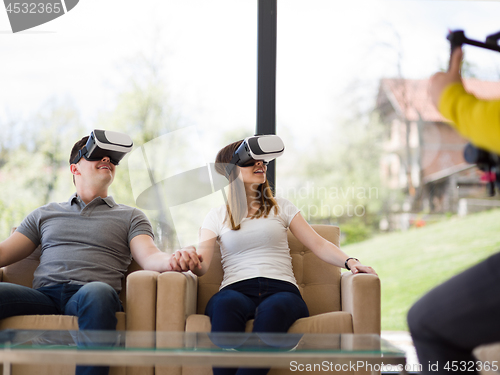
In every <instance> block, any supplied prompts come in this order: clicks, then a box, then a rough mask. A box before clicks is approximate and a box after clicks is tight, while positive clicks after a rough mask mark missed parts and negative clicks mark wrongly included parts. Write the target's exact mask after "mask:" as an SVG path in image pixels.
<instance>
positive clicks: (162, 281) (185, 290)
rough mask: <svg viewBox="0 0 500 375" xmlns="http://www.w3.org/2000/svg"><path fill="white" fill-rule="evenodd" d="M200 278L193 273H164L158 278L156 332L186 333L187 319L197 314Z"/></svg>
mask: <svg viewBox="0 0 500 375" xmlns="http://www.w3.org/2000/svg"><path fill="white" fill-rule="evenodd" d="M197 292H198V278H197V276H196V275H194V274H193V273H191V272H164V273H162V274H160V275H159V276H158V298H157V307H156V308H157V311H156V330H157V331H158V332H161V331H163V332H165V331H184V329H185V327H186V319H187V317H188V316H189V315H191V314H196V299H197Z"/></svg>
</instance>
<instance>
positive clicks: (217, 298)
mask: <svg viewBox="0 0 500 375" xmlns="http://www.w3.org/2000/svg"><path fill="white" fill-rule="evenodd" d="M241 143H242V141H239V142H235V143H232V144H230V145H228V146H226V147H224V148H223V149H222V150H220V151H219V153H218V154H217V157H216V161H215V162H216V170H217V172H218V173H220V174H222V175H226V177H228V178H229V182H230V185H229V194H228V202H227V205H225V206H221V207H219V208H215V209H212V210H211V211H210V213H209V214H208V215H207V217H206V218H205V221H204V222H203V225H202V229H201V233H200V246H199V248H198V254H199V258H200V259H201V260H202V262H201V267H200V268H195V269H194V270H193V272H195V273H196V274H197V275H199V276H202V275H203V274H205V272H206V271H207V270H208V268H209V266H210V261H211V259H212V256H213V253H214V247H215V244H216V241H218V242H219V244H220V248H221V254H222V266H223V270H224V279H223V281H222V285H221V288H220V290H219V292H218V293H216V294H215V295H214V296H213V297H212V298H211V299H210V301H209V302H208V304H207V307H206V310H205V313H206V314H207V315H208V316H209V317H210V320H211V323H212V332H244V331H245V326H246V322H247V321H248V320H250V319H255V320H254V325H253V332H287V331H288V329H289V328H290V326H291V325H292V324H293V323H294V322H295V321H296V320H297V319H300V318H304V317H307V316H309V312H308V309H307V306H306V304H305V302H304V300H303V299H302V297H301V295H300V292H299V289H298V287H297V283H296V280H295V277H294V274H293V270H292V262H291V257H290V250H289V247H288V242H287V229H288V228H289V229H290V231H291V232H292V233H293V234H294V235H295V237H297V239H298V240H299V241H300V242H302V243H303V244H304V245H305V246H307V247H308V248H309V249H311V250H312V251H313V252H314V253H315V254H316V255H317V256H318V257H319V258H321V259H322V260H324V261H325V262H327V263H330V264H333V265H335V266H338V267H344V266H347V268H348V269H350V270H351V271H352V272H353V273H358V272H366V273H372V274H375V271H374V270H373V269H372V268H371V267H368V266H364V265H362V264H361V263H360V262H359V261H358V260H357V259H354V258H350V257H348V256H347V255H346V254H345V253H343V252H342V251H341V250H340V249H339V248H338V247H337V246H335V245H334V244H332V243H331V242H329V241H327V240H325V239H324V238H323V237H321V236H319V235H318V234H317V233H316V232H315V231H314V230H313V229H312V228H311V226H310V225H309V224H308V223H307V222H306V221H305V220H304V218H303V217H302V215H298V213H299V212H300V211H299V209H298V208H297V207H295V206H294V205H293V204H292V203H291V202H289V201H288V200H286V199H283V198H274V197H273V196H272V192H271V189H270V187H269V183H268V182H267V180H266V171H267V167H266V164H267V163H266V162H263V161H262V160H250V162H248V163H247V164H245V165H244V166H242V167H234V168H228V169H226V168H225V167H226V166H227V165H228V164H229V162H230V161H231V159H232V157H233V154H234V152H235V151H236V149H237V148H238V147H239V146H240V144H241ZM227 170H231V172H230V174H229V176H227ZM236 371H238V372H237V373H238V374H243V373H252V374H256V373H262V374H266V373H267V371H268V369H260V370H258V369H239V370H238V369H223V368H220V369H217V368H215V369H214V374H215V375H220V374H235V373H236Z"/></svg>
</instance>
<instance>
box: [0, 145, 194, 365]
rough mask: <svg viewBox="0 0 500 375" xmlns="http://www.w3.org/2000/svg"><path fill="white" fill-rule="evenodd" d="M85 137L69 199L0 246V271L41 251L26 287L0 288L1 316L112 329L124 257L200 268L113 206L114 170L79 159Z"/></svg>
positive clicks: (137, 215)
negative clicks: (48, 317)
mask: <svg viewBox="0 0 500 375" xmlns="http://www.w3.org/2000/svg"><path fill="white" fill-rule="evenodd" d="M88 138H89V137H84V138H82V139H81V140H80V141H78V142H77V143H76V144H75V145H74V147H73V149H72V151H71V157H70V164H71V165H70V170H71V173H72V174H73V182H74V184H75V187H76V194H74V195H73V196H71V198H70V199H69V201H68V202H64V203H50V204H48V205H46V206H43V207H40V208H38V209H36V210H35V211H33V212H32V213H30V214H29V215H28V216H27V217H26V218H25V219H24V220H23V222H22V223H21V225H20V226H19V227H18V228H17V230H16V232H14V233H13V234H12V235H11V236H10V237H9V238H8V239H6V240H5V241H3V242H1V243H0V267H2V266H5V265H9V264H12V263H14V262H17V261H19V260H21V259H24V258H25V257H27V256H28V255H30V254H31V253H32V252H33V251H34V250H35V249H36V248H37V246H38V245H41V246H42V249H41V250H42V255H41V257H40V265H39V266H38V268H37V269H36V271H35V274H34V280H33V288H27V287H23V286H20V285H16V284H9V283H0V319H3V318H7V317H9V316H14V315H37V314H63V315H74V316H77V317H78V325H79V328H80V329H82V330H83V329H85V330H114V329H115V327H116V317H115V313H116V312H118V311H121V310H122V306H121V302H120V300H119V298H118V293H119V291H120V288H121V279H122V277H123V276H124V273H125V272H126V270H127V268H128V266H129V264H130V262H131V256H132V257H133V258H134V259H135V260H136V262H137V263H139V265H140V266H141V267H142V268H144V269H146V270H152V271H158V272H164V271H188V270H190V269H191V270H192V269H194V268H196V267H201V265H200V259H199V258H198V256H197V255H196V252H195V250H194V248H187V249H182V250H178V251H176V253H175V255H174V256H171V255H169V254H166V253H163V252H161V251H160V250H159V249H158V248H157V247H156V246H155V244H154V242H153V231H152V227H151V224H150V223H149V221H148V219H147V218H146V216H145V215H144V213H142V212H141V211H140V210H138V209H135V208H133V207H128V206H125V205H121V204H116V203H115V202H114V200H113V198H112V197H111V196H108V188H109V186H110V185H111V183H112V182H113V179H114V177H115V171H116V170H115V169H116V166H115V165H114V164H113V163H112V162H111V159H110V157H109V156H104V157H102V159H101V160H96V161H89V160H86V159H85V158H84V157H81V158H80V159H79V160H76V158H77V157H78V155H79V150H81V149H83V148H84V147H85V145H86V143H87V140H88ZM107 372H108V368H107V367H83V366H78V367H77V374H84V373H88V374H107Z"/></svg>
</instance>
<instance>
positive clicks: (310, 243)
mask: <svg viewBox="0 0 500 375" xmlns="http://www.w3.org/2000/svg"><path fill="white" fill-rule="evenodd" d="M290 231H291V232H292V233H293V235H294V236H295V237H297V239H298V240H299V241H300V242H301V243H302V244H303V245H304V246H306V247H307V248H309V249H311V251H312V252H313V253H314V254H316V255H317V256H318V258H320V259H321V260H323V261H325V262H327V263H330V264H333V265H334V266H337V267H345V261H346V259H347V258H349V256H348V255H347V254H346V253H344V252H343V251H342V250H340V249H339V248H338V247H337V246H335V245H334V244H333V243H331V242H330V241H327V240H326V239H324V238H323V237H321V236H320V235H319V234H318V233H316V231H315V230H314V229H313V228H312V227H311V226H310V225H309V223H308V222H307V221H305V219H304V218H303V217H302V215H300V213H299V214H297V215H295V217H294V218H293V219H292V222H291V223H290ZM347 265H348V266H349V268H350V269H351V271H352V273H371V274H374V275H376V274H377V273H376V272H375V270H374V269H373V268H371V267H369V266H364V265H363V264H361V263H360V262H359V261H357V260H356V259H350V260H349V262H348V263H347Z"/></svg>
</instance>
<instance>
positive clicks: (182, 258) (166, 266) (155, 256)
mask: <svg viewBox="0 0 500 375" xmlns="http://www.w3.org/2000/svg"><path fill="white" fill-rule="evenodd" d="M130 251H131V253H132V257H133V258H134V259H135V261H136V262H137V263H139V265H140V266H141V267H142V268H143V269H145V270H149V271H157V272H165V271H179V272H185V271H190V270H191V271H193V270H195V269H197V268H201V260H200V258H199V257H198V255H197V254H196V249H195V248H194V247H192V246H191V247H187V248H183V249H181V250H177V251H176V252H175V253H174V254H172V255H170V254H167V253H164V252H162V251H160V249H158V247H156V245H155V243H154V241H153V239H152V238H151V237H150V236H148V235H147V234H140V235H138V236H135V237H134V238H133V239H132V240H131V241H130Z"/></svg>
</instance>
